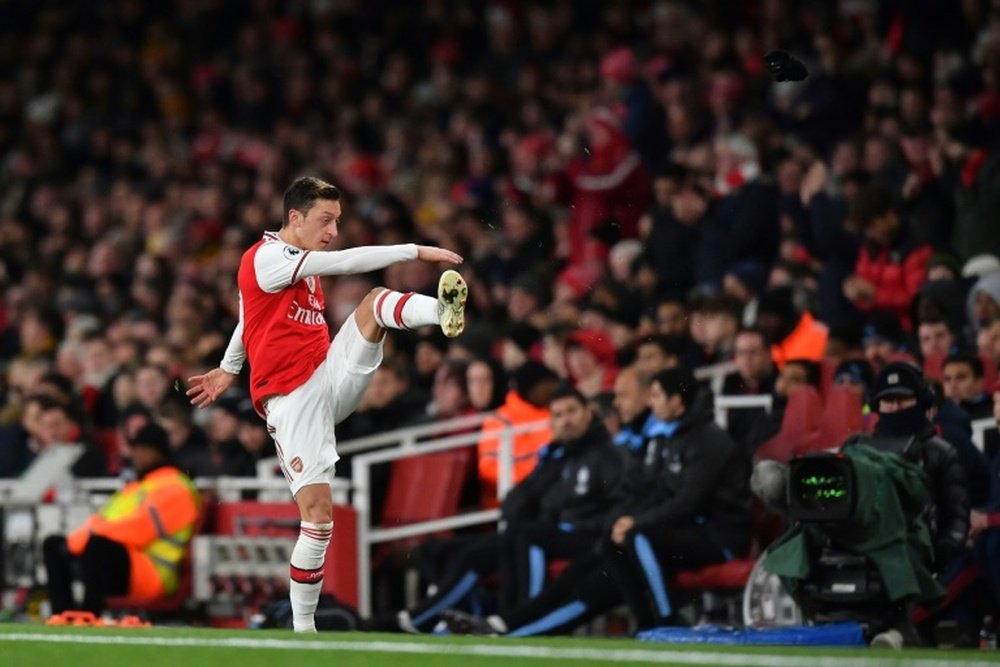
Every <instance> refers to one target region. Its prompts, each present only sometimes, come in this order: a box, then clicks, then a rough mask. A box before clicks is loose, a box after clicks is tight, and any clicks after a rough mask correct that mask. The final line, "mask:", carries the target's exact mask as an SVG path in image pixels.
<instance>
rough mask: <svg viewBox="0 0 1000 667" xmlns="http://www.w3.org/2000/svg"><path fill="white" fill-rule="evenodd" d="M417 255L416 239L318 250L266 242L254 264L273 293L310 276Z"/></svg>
mask: <svg viewBox="0 0 1000 667" xmlns="http://www.w3.org/2000/svg"><path fill="white" fill-rule="evenodd" d="M414 259H417V246H416V245H415V244H413V243H406V244H400V245H388V246H360V247H358V248H349V249H347V250H319V251H309V250H301V249H299V248H295V247H292V246H290V245H286V244H284V243H265V244H264V245H263V246H261V247H260V249H259V250H258V251H257V254H256V255H255V256H254V262H253V265H254V273H255V274H256V277H257V284H258V285H259V286H260V288H261V289H262V290H264V291H265V292H270V293H274V292H278V291H280V290H283V289H284V288H286V287H288V286H289V285H292V284H294V283H296V282H298V281H299V280H301V279H302V278H306V277H308V276H335V275H343V274H348V273H367V272H368V271H378V270H379V269H384V268H385V267H387V266H389V265H391V264H395V263H397V262H407V261H410V260H414Z"/></svg>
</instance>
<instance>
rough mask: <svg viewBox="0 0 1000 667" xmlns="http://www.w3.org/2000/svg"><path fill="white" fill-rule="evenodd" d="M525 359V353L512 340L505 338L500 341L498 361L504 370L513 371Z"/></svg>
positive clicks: (526, 358) (526, 356)
mask: <svg viewBox="0 0 1000 667" xmlns="http://www.w3.org/2000/svg"><path fill="white" fill-rule="evenodd" d="M527 360H528V355H527V353H525V351H524V350H522V349H521V348H520V347H518V346H517V343H515V342H514V341H512V340H510V339H509V338H505V339H504V340H503V342H501V343H500V363H501V365H502V366H503V367H504V370H507V371H513V370H514V369H515V368H520V367H521V366H522V365H523V364H524V362H526V361H527Z"/></svg>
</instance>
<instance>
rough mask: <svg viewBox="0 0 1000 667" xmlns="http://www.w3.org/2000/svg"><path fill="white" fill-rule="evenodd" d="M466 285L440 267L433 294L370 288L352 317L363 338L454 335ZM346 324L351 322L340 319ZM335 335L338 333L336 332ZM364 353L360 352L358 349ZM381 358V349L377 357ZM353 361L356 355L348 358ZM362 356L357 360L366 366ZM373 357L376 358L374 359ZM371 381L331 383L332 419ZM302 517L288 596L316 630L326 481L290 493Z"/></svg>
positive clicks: (328, 513) (326, 531) (303, 627)
mask: <svg viewBox="0 0 1000 667" xmlns="http://www.w3.org/2000/svg"><path fill="white" fill-rule="evenodd" d="M468 293H469V289H468V286H467V285H466V284H465V280H464V279H463V278H462V276H461V275H460V274H459V273H458V272H457V271H453V270H448V271H445V272H444V273H443V274H441V278H440V279H439V280H438V298H437V299H435V298H433V297H429V296H425V295H423V294H414V293H412V292H408V293H406V294H403V293H401V292H395V291H393V290H389V289H385V288H376V289H374V290H372V291H371V292H370V293H369V294H368V295H367V296H366V297H365V298H364V299H363V300H362V302H361V303H360V304H359V305H358V308H357V309H356V310H355V311H354V315H353V317H354V322H355V323H356V325H357V329H358V331H359V332H360V333H361V336H362V338H364V340H365V341H366V342H368V343H381V341H382V339H383V338H384V337H385V329H386V328H394V329H415V328H417V327H422V326H431V325H435V324H437V325H439V326H440V327H441V330H442V331H443V332H444V334H445V335H446V336H449V337H455V336H458V335H459V334H460V333H462V330H463V329H464V328H465V302H466V299H467V298H468ZM345 326H350V324H349V323H348V324H345ZM339 335H340V334H339V333H338V336H339ZM361 354H365V351H361ZM380 358H381V352H379V353H378V356H377V357H376V359H380ZM351 361H352V362H354V361H355V360H353V359H352V360H351ZM369 362H370V359H366V360H365V362H364V363H363V364H362V365H367V363H369ZM377 363H378V362H377V361H376V362H375V364H377ZM369 381H370V374H369V375H368V381H365V382H345V383H344V385H343V387H342V388H341V387H334V389H333V391H334V392H337V394H338V396H336V399H335V400H334V401H333V405H334V414H333V415H332V417H333V422H332V423H339V422H341V421H342V420H344V419H345V418H346V417H347V416H348V415H349V414H350V413H351V412H353V411H354V409H355V408H356V407H357V404H358V402H359V401H360V400H361V396H362V395H363V394H364V390H365V389H366V388H367V386H368V382H369ZM347 394H349V395H347ZM295 502H296V504H297V505H298V507H299V514H300V516H301V518H302V522H301V524H300V528H299V538H298V540H297V541H296V542H295V548H294V549H293V550H292V558H291V563H290V565H291V567H290V573H291V576H290V579H291V581H290V583H289V598H290V601H291V605H292V625H293V629H294V630H295V631H296V632H315V631H316V624H315V614H316V606H317V604H318V603H319V595H320V590H321V589H322V587H323V566H324V562H325V558H326V551H327V548H328V547H329V544H330V539H331V537H332V535H333V522H332V518H333V498H332V496H331V493H330V486H329V484H309V485H306V486H303V487H302V488H301V489H299V491H298V493H296V494H295Z"/></svg>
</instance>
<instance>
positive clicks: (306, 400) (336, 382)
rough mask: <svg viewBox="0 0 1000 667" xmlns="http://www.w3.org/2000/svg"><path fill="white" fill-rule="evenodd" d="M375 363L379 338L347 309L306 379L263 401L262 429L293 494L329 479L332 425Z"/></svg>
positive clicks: (346, 411) (351, 405) (356, 398)
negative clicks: (369, 336) (365, 331)
mask: <svg viewBox="0 0 1000 667" xmlns="http://www.w3.org/2000/svg"><path fill="white" fill-rule="evenodd" d="M380 363H382V343H372V342H371V341H367V340H365V339H364V337H363V336H362V335H361V330H360V329H359V328H358V323H357V322H356V321H355V319H354V315H353V314H352V315H351V317H350V318H348V320H347V321H346V322H344V325H343V326H342V327H340V331H338V332H337V335H336V336H334V337H333V342H331V343H330V349H329V350H328V351H327V353H326V359H325V360H324V361H323V363H321V364H320V365H319V367H318V368H317V369H316V370H315V371H314V372H313V374H312V375H311V376H310V377H309V379H308V380H306V382H305V383H304V384H302V385H300V386H299V387H297V388H296V389H294V390H293V391H292V392H291V393H288V394H284V395H279V396H272V397H271V398H269V399H267V400H266V401H265V402H264V413H265V415H266V417H267V430H268V432H269V433H270V434H271V437H272V438H274V444H275V449H276V450H277V453H278V462H279V463H280V464H281V470H282V472H284V473H285V478H286V479H287V480H288V484H289V486H290V487H291V489H292V495H293V496H294V495H295V494H297V493H298V492H299V489H301V488H302V487H303V486H307V485H309V484H328V483H329V481H330V478H331V477H332V476H333V472H334V465H335V464H336V463H337V459H339V458H340V456H338V455H337V437H336V435H334V425H336V424H339V423H340V422H342V421H344V420H345V419H346V418H347V417H348V415H350V414H351V413H352V412H354V409H355V408H356V407H357V406H358V403H359V402H360V401H361V397H362V396H363V395H364V393H365V390H367V389H368V385H369V384H371V380H372V375H373V374H374V373H375V369H376V368H378V366H379V364H380Z"/></svg>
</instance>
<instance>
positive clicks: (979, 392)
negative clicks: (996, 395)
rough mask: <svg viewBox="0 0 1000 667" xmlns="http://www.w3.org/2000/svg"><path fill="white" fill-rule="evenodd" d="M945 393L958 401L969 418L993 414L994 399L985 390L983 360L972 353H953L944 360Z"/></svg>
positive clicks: (985, 417) (981, 417)
mask: <svg viewBox="0 0 1000 667" xmlns="http://www.w3.org/2000/svg"><path fill="white" fill-rule="evenodd" d="M943 372H944V395H945V396H947V397H948V398H950V399H951V400H953V401H955V402H956V403H958V405H959V406H960V407H961V408H962V409H963V410H965V413H966V414H967V415H968V416H969V419H972V420H976V419H987V418H989V417H992V416H993V399H992V397H991V396H990V395H989V394H988V393H986V392H985V391H983V362H982V360H981V359H979V357H975V356H972V355H970V354H952V355H950V356H949V357H947V358H946V359H945V360H944V366H943Z"/></svg>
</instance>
